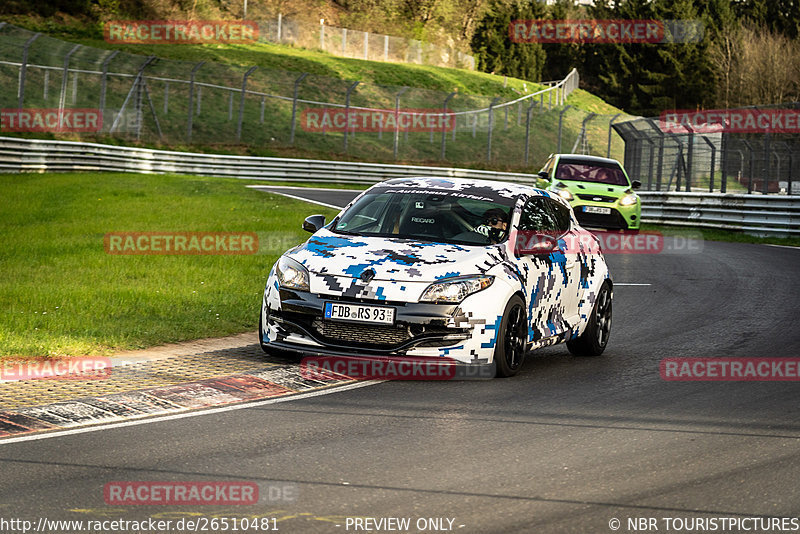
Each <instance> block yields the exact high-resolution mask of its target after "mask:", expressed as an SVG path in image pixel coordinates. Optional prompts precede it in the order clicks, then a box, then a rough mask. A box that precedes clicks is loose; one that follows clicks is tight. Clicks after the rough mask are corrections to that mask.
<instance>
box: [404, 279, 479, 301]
mask: <svg viewBox="0 0 800 534" xmlns="http://www.w3.org/2000/svg"><path fill="white" fill-rule="evenodd" d="M492 282H494V276H489V275H486V276H461V277H458V278H450V279H449V280H442V281H441V282H434V283H433V284H431V285H429V286H428V287H427V288H426V289H425V291H424V292H423V293H422V297H421V298H420V299H419V300H420V302H452V303H456V304H457V303H459V302H461V301H462V300H464V299H465V298H467V297H468V296H470V295H472V294H473V293H477V292H478V291H481V290H483V289H486V288H487V287H489V286H490V285H492Z"/></svg>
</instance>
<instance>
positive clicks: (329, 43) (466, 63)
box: [259, 15, 475, 70]
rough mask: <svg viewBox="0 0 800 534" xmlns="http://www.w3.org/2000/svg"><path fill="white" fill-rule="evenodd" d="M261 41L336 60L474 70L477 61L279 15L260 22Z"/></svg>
mask: <svg viewBox="0 0 800 534" xmlns="http://www.w3.org/2000/svg"><path fill="white" fill-rule="evenodd" d="M259 39H260V40H262V41H270V42H275V43H282V44H291V45H294V46H302V47H304V48H317V49H320V50H324V51H325V52H328V53H329V54H333V55H336V56H343V57H351V58H357V59H367V60H372V61H393V62H398V63H417V64H420V65H434V66H439V67H458V68H462V69H471V70H475V58H474V57H473V56H471V55H470V54H466V53H464V52H461V51H459V50H456V49H455V48H454V47H440V46H436V45H434V44H431V43H426V42H423V41H419V40H416V39H406V38H403V37H394V36H391V35H383V34H377V33H370V32H363V31H359V30H351V29H348V28H338V27H336V26H330V25H326V24H325V21H324V19H323V20H321V21H320V24H309V23H306V22H302V21H297V20H292V19H289V18H286V17H284V16H282V15H278V17H277V18H275V19H272V20H265V21H259Z"/></svg>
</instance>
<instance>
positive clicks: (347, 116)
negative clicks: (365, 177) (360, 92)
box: [344, 82, 361, 154]
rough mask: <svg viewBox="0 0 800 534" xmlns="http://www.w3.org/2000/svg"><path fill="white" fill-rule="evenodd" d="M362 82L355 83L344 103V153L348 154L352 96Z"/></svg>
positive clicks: (349, 89)
mask: <svg viewBox="0 0 800 534" xmlns="http://www.w3.org/2000/svg"><path fill="white" fill-rule="evenodd" d="M360 83H361V82H353V85H351V86H350V87H348V88H347V94H346V95H345V102H344V153H345V154H347V131H348V130H349V129H350V94H351V93H352V92H353V89H355V88H356V86H358V84H360Z"/></svg>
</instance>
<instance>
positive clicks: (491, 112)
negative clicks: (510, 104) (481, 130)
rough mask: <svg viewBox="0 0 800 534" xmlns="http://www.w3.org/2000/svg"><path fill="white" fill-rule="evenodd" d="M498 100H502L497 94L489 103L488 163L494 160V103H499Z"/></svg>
mask: <svg viewBox="0 0 800 534" xmlns="http://www.w3.org/2000/svg"><path fill="white" fill-rule="evenodd" d="M498 100H500V97H499V96H496V97H494V98H493V99H492V102H491V104H489V135H488V136H487V141H486V163H491V161H492V131H493V130H494V105H495V104H497V101H498Z"/></svg>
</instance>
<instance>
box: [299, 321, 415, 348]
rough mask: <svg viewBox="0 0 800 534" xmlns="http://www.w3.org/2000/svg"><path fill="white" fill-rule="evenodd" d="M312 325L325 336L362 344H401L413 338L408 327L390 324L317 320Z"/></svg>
mask: <svg viewBox="0 0 800 534" xmlns="http://www.w3.org/2000/svg"><path fill="white" fill-rule="evenodd" d="M311 326H312V327H313V328H314V330H316V331H317V333H318V334H319V335H320V336H322V337H323V338H326V339H330V340H335V341H344V342H347V343H354V344H361V345H399V344H400V343H404V342H405V341H408V340H409V339H411V334H410V333H409V331H408V328H399V327H396V326H389V325H373V324H358V323H340V322H333V321H320V320H316V321H314V322H313V323H312V324H311Z"/></svg>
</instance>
